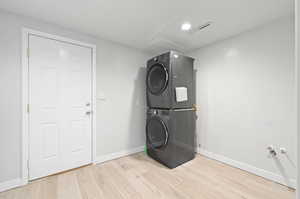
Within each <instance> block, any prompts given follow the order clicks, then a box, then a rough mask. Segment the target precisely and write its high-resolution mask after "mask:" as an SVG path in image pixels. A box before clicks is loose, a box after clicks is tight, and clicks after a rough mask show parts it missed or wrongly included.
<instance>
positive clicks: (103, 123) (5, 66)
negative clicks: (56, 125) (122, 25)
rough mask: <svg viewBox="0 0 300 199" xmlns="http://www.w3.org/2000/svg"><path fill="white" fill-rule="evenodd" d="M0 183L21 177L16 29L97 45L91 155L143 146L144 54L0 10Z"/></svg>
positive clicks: (19, 47)
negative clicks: (94, 129)
mask: <svg viewBox="0 0 300 199" xmlns="http://www.w3.org/2000/svg"><path fill="white" fill-rule="evenodd" d="M0 24H1V26H0V93H1V97H0V183H1V182H5V181H9V180H12V179H16V178H20V176H21V87H22V85H21V28H22V27H27V28H32V29H35V30H39V31H43V32H47V33H51V34H57V35H60V36H65V37H69V38H72V39H76V40H80V41H83V42H90V43H94V44H96V45H97V98H98V99H97V111H98V115H97V125H98V126H97V156H103V155H107V154H110V153H114V152H119V151H122V150H130V149H132V148H135V147H138V146H142V145H144V122H145V112H144V109H145V99H144V81H143V78H144V73H145V70H144V67H145V62H146V60H147V58H148V55H147V54H146V53H144V52H141V51H139V50H136V49H132V48H128V47H126V46H122V45H119V44H117V43H113V42H109V41H105V40H102V39H97V38H94V37H92V36H88V35H85V34H77V33H74V32H72V31H69V30H66V29H64V28H60V27H57V26H54V25H51V24H47V23H42V22H40V21H36V20H33V19H30V18H26V17H22V16H16V15H13V14H10V13H6V12H3V11H1V10H0Z"/></svg>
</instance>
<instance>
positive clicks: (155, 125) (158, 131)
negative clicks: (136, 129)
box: [146, 117, 169, 149]
mask: <svg viewBox="0 0 300 199" xmlns="http://www.w3.org/2000/svg"><path fill="white" fill-rule="evenodd" d="M146 135H147V140H148V144H150V146H151V147H152V148H153V149H159V148H161V147H163V146H165V145H166V144H167V142H168V138H169V133H168V129H167V126H166V125H165V123H164V122H163V121H162V120H161V119H160V118H159V117H152V118H150V119H148V121H147V125H146Z"/></svg>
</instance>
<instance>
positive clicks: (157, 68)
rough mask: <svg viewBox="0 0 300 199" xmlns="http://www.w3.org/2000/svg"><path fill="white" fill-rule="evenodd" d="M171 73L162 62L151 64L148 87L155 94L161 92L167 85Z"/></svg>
mask: <svg viewBox="0 0 300 199" xmlns="http://www.w3.org/2000/svg"><path fill="white" fill-rule="evenodd" d="M168 81H169V75H168V71H167V69H166V68H165V67H164V66H163V65H162V64H160V63H156V64H154V65H152V66H151V68H150V69H149V71H148V73H147V89H148V91H149V92H151V93H152V94H154V95H159V94H161V93H162V92H163V91H164V90H165V89H166V87H167V85H168Z"/></svg>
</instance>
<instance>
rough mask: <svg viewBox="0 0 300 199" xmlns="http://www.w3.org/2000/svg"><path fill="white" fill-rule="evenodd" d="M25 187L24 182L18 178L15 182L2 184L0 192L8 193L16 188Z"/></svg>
mask: <svg viewBox="0 0 300 199" xmlns="http://www.w3.org/2000/svg"><path fill="white" fill-rule="evenodd" d="M22 185H23V181H22V179H21V178H16V179H13V180H9V181H5V182H0V192H2V191H6V190H9V189H12V188H16V187H19V186H22Z"/></svg>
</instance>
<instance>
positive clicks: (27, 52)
mask: <svg viewBox="0 0 300 199" xmlns="http://www.w3.org/2000/svg"><path fill="white" fill-rule="evenodd" d="M29 52H30V51H29V48H27V57H29Z"/></svg>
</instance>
